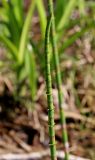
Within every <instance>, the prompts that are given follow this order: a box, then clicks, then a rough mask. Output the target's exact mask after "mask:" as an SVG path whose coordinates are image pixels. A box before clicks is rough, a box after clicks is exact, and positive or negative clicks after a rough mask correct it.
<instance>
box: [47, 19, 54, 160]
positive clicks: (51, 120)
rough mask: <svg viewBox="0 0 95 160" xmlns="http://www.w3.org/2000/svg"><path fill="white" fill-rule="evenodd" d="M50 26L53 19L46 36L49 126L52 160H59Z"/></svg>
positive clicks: (48, 25) (49, 23) (49, 21)
mask: <svg viewBox="0 0 95 160" xmlns="http://www.w3.org/2000/svg"><path fill="white" fill-rule="evenodd" d="M50 26H51V18H50V19H49V20H48V23H47V28H46V34H45V65H46V88H47V101H48V125H49V137H50V151H51V160H57V158H56V144H55V130H54V106H53V98H52V82H51V72H50V49H49V48H50V47H49V44H50V40H49V36H50Z"/></svg>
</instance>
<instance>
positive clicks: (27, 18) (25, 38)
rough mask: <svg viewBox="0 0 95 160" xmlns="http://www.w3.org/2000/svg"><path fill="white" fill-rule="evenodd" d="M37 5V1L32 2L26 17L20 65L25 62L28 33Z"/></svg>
mask: <svg viewBox="0 0 95 160" xmlns="http://www.w3.org/2000/svg"><path fill="white" fill-rule="evenodd" d="M35 4H36V0H34V1H32V2H31V5H30V8H29V11H28V14H27V17H26V20H25V23H24V26H23V29H22V34H21V39H20V45H19V53H18V56H19V57H18V60H19V64H22V63H23V61H24V56H25V48H26V46H27V40H28V31H29V28H30V24H31V20H32V16H33V13H34V9H35Z"/></svg>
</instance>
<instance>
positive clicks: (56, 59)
mask: <svg viewBox="0 0 95 160" xmlns="http://www.w3.org/2000/svg"><path fill="white" fill-rule="evenodd" d="M48 3H49V13H50V16H51V17H52V22H51V30H52V46H53V57H54V63H55V70H56V82H57V88H58V100H59V112H60V120H61V126H62V141H63V143H64V146H65V160H69V152H68V136H67V130H66V119H65V114H64V110H63V107H62V102H63V95H62V88H61V86H62V82H61V73H60V68H59V57H58V49H57V45H56V32H55V20H54V11H53V1H52V0H48Z"/></svg>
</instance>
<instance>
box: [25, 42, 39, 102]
mask: <svg viewBox="0 0 95 160" xmlns="http://www.w3.org/2000/svg"><path fill="white" fill-rule="evenodd" d="M25 67H26V72H27V75H28V79H29V86H30V92H31V97H32V100H33V101H34V100H35V96H36V90H37V74H36V73H37V70H36V62H35V56H34V53H33V51H32V48H31V45H28V50H27V53H26V54H25Z"/></svg>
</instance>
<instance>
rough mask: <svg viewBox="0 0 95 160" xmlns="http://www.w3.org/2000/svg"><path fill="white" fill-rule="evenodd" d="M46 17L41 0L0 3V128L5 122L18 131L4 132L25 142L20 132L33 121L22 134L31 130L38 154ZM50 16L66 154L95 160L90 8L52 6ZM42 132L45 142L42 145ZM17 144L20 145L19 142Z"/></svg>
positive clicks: (83, 2)
mask: <svg viewBox="0 0 95 160" xmlns="http://www.w3.org/2000/svg"><path fill="white" fill-rule="evenodd" d="M48 15H49V12H48V3H47V1H45V0H39V1H38V0H29V1H28V0H21V1H20V0H9V1H6V0H1V1H0V124H3V125H4V127H5V128H7V126H6V125H5V122H6V120H7V121H8V122H9V123H12V126H13V124H14V126H15V125H19V126H21V128H20V129H18V130H16V128H14V127H9V128H7V132H8V133H10V132H11V130H13V129H14V132H15V131H18V136H19V132H20V131H22V130H24V133H25V135H27V137H28V138H29V137H31V136H30V133H31V131H29V133H26V132H25V129H26V122H27V123H28V124H29V123H30V122H31V121H32V122H33V123H35V127H34V125H33V124H31V125H29V126H27V128H29V127H32V132H33V131H34V137H38V139H40V140H36V141H37V144H39V145H38V146H40V148H41V149H42V148H43V146H44V145H45V143H46V141H45V139H47V141H48V138H46V137H48V132H47V129H46V128H48V126H47V120H46V118H47V102H46V94H45V74H44V73H45V53H44V40H45V29H46V24H47V17H48ZM54 15H55V26H56V28H55V30H56V42H57V46H58V55H59V60H60V69H61V75H62V91H63V97H64V98H63V99H64V100H63V108H64V110H65V112H66V118H67V130H68V137H69V146H70V149H69V150H70V153H71V154H75V155H77V156H83V157H85V158H90V159H93V160H94V159H95V153H94V147H95V133H94V130H95V123H94V120H95V118H94V117H95V107H94V104H95V80H94V78H95V73H94V69H95V55H94V54H95V53H94V52H95V51H94V48H95V43H94V41H95V2H94V0H77V1H76V0H68V1H66V0H56V1H54ZM50 45H52V39H51V42H50ZM50 52H51V54H50V57H49V58H50V62H51V75H52V92H53V99H54V106H55V117H54V118H55V122H56V125H55V130H56V141H57V149H62V150H63V149H64V145H63V144H62V138H61V130H60V129H57V128H58V126H60V123H59V110H58V100H57V86H56V78H55V77H56V76H55V75H56V72H55V65H54V56H53V54H52V47H51V46H50ZM39 112H40V115H39ZM35 116H36V118H35ZM19 117H22V119H23V120H21V119H20V118H19ZM43 117H44V118H43ZM26 119H27V120H26ZM22 126H23V127H24V129H22ZM1 128H2V127H1ZM10 128H11V129H10ZM59 128H60V127H59ZM45 129H46V130H45ZM19 130H20V131H19ZM27 130H28V129H27ZM42 132H43V134H44V140H42V139H41V135H42V134H41V133H42ZM1 133H2V132H1V131H0V136H1V135H6V133H5V132H4V133H3V134H1ZM36 133H37V134H36ZM14 134H15V133H14ZM39 134H40V136H39ZM11 136H12V135H11ZM45 136H46V137H45ZM32 137H33V135H32ZM39 137H40V138H39ZM19 138H21V139H22V140H23V138H22V136H21V137H19ZM28 138H26V139H24V142H25V144H26V143H27V145H28V147H30V146H31V144H32V146H33V144H34V146H35V143H32V142H31V140H30V139H28ZM34 139H36V138H33V141H34ZM4 140H5V139H4ZM28 140H29V142H28ZM5 142H6V140H5ZM47 143H48V142H47ZM47 146H48V145H46V148H47ZM77 146H78V147H77ZM0 148H1V151H2V147H0ZM22 148H23V147H22ZM38 150H39V147H38ZM5 152H6V149H5ZM5 152H4V153H5ZM13 152H14V151H13ZM2 153H3V152H2Z"/></svg>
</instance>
